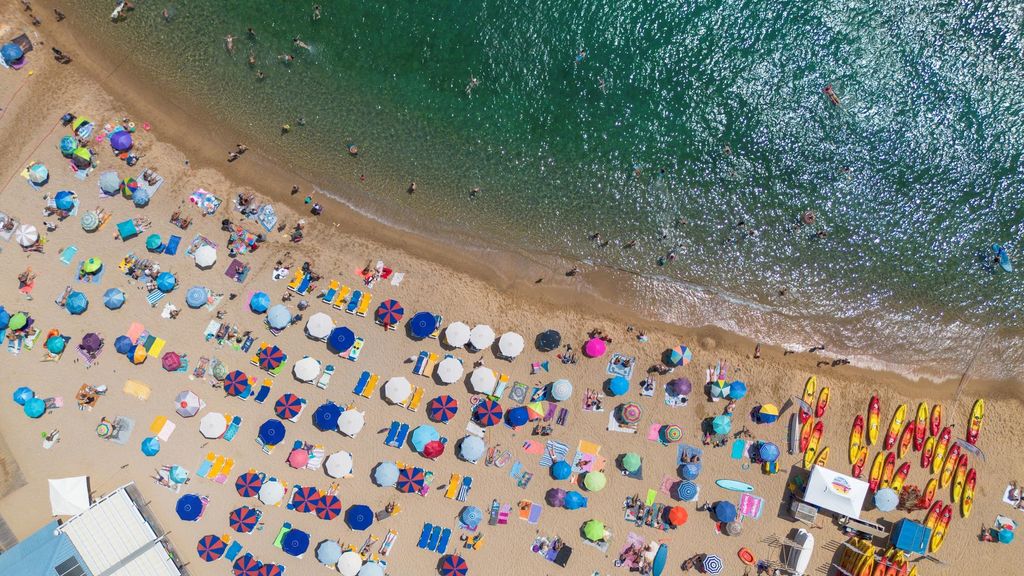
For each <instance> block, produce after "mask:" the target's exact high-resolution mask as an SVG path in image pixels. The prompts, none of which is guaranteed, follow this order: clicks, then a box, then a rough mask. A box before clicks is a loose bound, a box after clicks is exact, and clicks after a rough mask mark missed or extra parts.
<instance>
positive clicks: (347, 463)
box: [324, 450, 352, 478]
mask: <svg viewBox="0 0 1024 576" xmlns="http://www.w3.org/2000/svg"><path fill="white" fill-rule="evenodd" d="M324 471H325V472H327V475H328V476H330V477H331V478H344V477H346V476H349V475H351V474H352V454H351V453H350V452H346V451H344V450H339V451H337V452H335V453H334V454H331V455H330V456H328V457H327V460H326V461H325V462H324Z"/></svg>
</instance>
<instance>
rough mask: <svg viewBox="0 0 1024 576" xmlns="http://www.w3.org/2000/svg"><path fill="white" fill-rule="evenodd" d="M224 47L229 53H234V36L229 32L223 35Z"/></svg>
mask: <svg viewBox="0 0 1024 576" xmlns="http://www.w3.org/2000/svg"><path fill="white" fill-rule="evenodd" d="M224 48H226V49H227V51H228V52H229V53H231V54H234V53H235V37H234V36H232V35H231V34H228V35H227V36H225V37H224Z"/></svg>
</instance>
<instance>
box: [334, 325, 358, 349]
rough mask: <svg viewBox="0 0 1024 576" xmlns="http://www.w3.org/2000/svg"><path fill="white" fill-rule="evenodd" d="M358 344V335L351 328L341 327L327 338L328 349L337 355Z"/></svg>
mask: <svg viewBox="0 0 1024 576" xmlns="http://www.w3.org/2000/svg"><path fill="white" fill-rule="evenodd" d="M355 343H356V335H355V334H354V333H352V330H351V329H350V328H346V327H344V326H339V327H337V328H335V329H334V330H331V333H330V335H328V336H327V349H328V350H330V351H331V352H334V353H335V354H340V353H342V352H344V351H346V350H348V349H349V348H351V347H352V345H353V344H355Z"/></svg>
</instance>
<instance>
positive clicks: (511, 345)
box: [498, 332, 525, 358]
mask: <svg viewBox="0 0 1024 576" xmlns="http://www.w3.org/2000/svg"><path fill="white" fill-rule="evenodd" d="M524 345H525V343H524V342H523V337H522V336H520V335H519V334H516V333H515V332H505V333H504V334H502V335H501V338H499V339H498V351H499V352H501V355H502V356H504V357H506V358H515V357H516V356H519V354H521V353H522V352H523V346H524Z"/></svg>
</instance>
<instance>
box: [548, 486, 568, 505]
mask: <svg viewBox="0 0 1024 576" xmlns="http://www.w3.org/2000/svg"><path fill="white" fill-rule="evenodd" d="M544 500H545V501H546V502H547V503H548V506H554V507H555V508H561V507H562V505H563V504H565V490H563V489H561V488H551V489H550V490H548V491H547V494H545V495H544Z"/></svg>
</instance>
